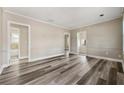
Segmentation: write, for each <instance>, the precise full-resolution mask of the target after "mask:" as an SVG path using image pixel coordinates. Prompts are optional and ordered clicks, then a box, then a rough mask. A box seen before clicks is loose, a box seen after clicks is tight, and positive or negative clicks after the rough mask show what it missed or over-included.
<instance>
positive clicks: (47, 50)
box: [3, 12, 67, 64]
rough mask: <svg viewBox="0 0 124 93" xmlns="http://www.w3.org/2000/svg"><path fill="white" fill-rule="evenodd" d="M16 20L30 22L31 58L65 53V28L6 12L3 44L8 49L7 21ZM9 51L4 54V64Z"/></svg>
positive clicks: (24, 22) (35, 58)
mask: <svg viewBox="0 0 124 93" xmlns="http://www.w3.org/2000/svg"><path fill="white" fill-rule="evenodd" d="M8 21H15V22H18V23H23V24H29V25H30V26H31V31H30V38H31V39H30V60H31V61H33V60H37V59H42V58H46V57H50V56H55V55H58V54H63V53H64V33H65V32H66V31H67V30H65V29H62V28H59V27H56V26H52V25H49V24H45V23H42V22H38V21H35V20H32V19H29V18H26V17H23V16H19V15H15V14H10V13H8V12H4V18H3V28H4V29H3V30H4V33H3V41H4V43H3V46H4V49H5V50H7V47H8V40H7V33H8V32H7V22H8ZM7 55H8V52H6V54H5V55H4V62H5V63H4V64H6V62H7V59H6V57H7Z"/></svg>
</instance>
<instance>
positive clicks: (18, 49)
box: [9, 27, 20, 59]
mask: <svg viewBox="0 0 124 93" xmlns="http://www.w3.org/2000/svg"><path fill="white" fill-rule="evenodd" d="M10 29H11V30H12V29H14V30H17V31H18V32H19V44H18V50H19V52H18V59H20V29H19V28H16V27H11V28H10ZM11 30H10V31H11ZM10 35H11V32H10ZM10 39H11V37H10ZM9 46H10V47H11V43H10V45H9ZM10 50H11V48H10Z"/></svg>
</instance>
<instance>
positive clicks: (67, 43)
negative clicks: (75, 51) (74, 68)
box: [64, 33, 70, 57]
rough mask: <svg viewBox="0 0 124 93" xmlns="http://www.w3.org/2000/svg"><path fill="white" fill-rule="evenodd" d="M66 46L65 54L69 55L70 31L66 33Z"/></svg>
mask: <svg viewBox="0 0 124 93" xmlns="http://www.w3.org/2000/svg"><path fill="white" fill-rule="evenodd" d="M64 48H65V56H66V57H69V53H70V33H65V34H64Z"/></svg>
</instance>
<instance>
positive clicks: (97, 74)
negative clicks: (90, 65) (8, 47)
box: [86, 60, 107, 85]
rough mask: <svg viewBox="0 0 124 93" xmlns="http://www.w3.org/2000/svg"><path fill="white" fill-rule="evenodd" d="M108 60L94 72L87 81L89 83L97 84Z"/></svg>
mask: <svg viewBox="0 0 124 93" xmlns="http://www.w3.org/2000/svg"><path fill="white" fill-rule="evenodd" d="M106 63H107V62H106V60H104V61H103V62H102V63H101V64H100V65H99V66H98V67H97V68H96V70H95V72H94V73H93V75H92V76H91V77H90V78H89V80H88V81H87V82H86V84H87V85H95V84H96V82H97V81H98V79H99V77H100V75H101V74H102V72H103V69H104V67H105V65H106Z"/></svg>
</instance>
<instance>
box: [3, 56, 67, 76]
mask: <svg viewBox="0 0 124 93" xmlns="http://www.w3.org/2000/svg"><path fill="white" fill-rule="evenodd" d="M64 59H66V58H53V59H52V58H51V59H49V60H43V61H37V62H26V63H23V64H16V65H12V66H9V67H7V68H6V69H5V71H3V73H2V74H7V73H9V72H13V71H15V70H20V69H24V68H27V67H32V66H36V65H42V64H47V63H51V62H55V61H61V60H64Z"/></svg>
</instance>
